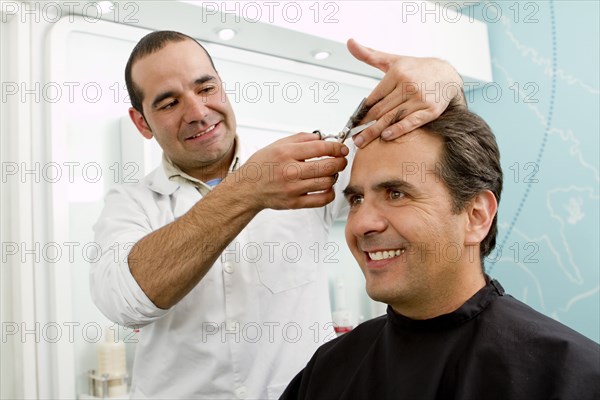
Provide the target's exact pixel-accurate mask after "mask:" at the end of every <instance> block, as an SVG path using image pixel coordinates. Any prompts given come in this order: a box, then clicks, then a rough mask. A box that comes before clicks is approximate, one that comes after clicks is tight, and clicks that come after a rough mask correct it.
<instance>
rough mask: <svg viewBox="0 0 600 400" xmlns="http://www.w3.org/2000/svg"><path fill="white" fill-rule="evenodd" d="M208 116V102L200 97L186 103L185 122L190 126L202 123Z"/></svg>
mask: <svg viewBox="0 0 600 400" xmlns="http://www.w3.org/2000/svg"><path fill="white" fill-rule="evenodd" d="M207 115H208V107H207V106H206V102H205V101H204V100H202V99H201V98H199V97H194V98H191V99H188V100H187V101H186V105H185V110H184V115H183V120H184V121H185V122H186V123H188V124H193V123H197V122H200V121H202V120H203V119H205V118H206V116H207Z"/></svg>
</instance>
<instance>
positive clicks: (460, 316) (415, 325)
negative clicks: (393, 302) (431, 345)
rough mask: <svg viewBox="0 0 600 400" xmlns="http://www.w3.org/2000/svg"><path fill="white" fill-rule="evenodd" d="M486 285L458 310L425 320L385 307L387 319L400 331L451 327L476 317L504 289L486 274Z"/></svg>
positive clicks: (423, 330)
mask: <svg viewBox="0 0 600 400" xmlns="http://www.w3.org/2000/svg"><path fill="white" fill-rule="evenodd" d="M486 283H487V284H486V285H485V286H484V287H483V288H481V289H480V290H479V291H478V292H477V293H475V294H474V295H473V297H471V298H470V299H469V300H467V301H466V303H464V304H463V305H462V306H461V307H460V308H459V309H458V310H455V311H453V312H451V313H449V314H444V315H440V316H437V317H435V318H431V319H426V320H414V319H411V318H408V317H405V316H404V315H401V314H397V313H396V312H395V311H394V310H393V309H392V307H390V306H388V308H387V317H388V321H389V322H390V323H391V324H392V326H393V327H394V328H395V329H397V330H400V331H407V330H408V331H417V332H433V331H439V330H447V329H452V328H454V327H456V326H458V325H461V324H464V323H465V322H468V321H470V320H472V319H473V318H475V317H477V316H478V315H479V314H480V313H481V312H483V311H484V310H485V309H486V308H487V307H488V306H489V305H490V304H491V303H492V302H493V301H494V300H496V299H497V298H498V297H499V296H503V295H504V289H503V288H502V286H501V285H500V283H499V282H498V281H497V280H495V279H490V278H489V277H488V276H487V275H486Z"/></svg>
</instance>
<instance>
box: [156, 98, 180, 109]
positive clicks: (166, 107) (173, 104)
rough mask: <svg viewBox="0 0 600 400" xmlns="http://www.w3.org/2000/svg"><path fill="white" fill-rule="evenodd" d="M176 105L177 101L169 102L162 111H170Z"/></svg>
mask: <svg viewBox="0 0 600 400" xmlns="http://www.w3.org/2000/svg"><path fill="white" fill-rule="evenodd" d="M175 104H177V101H175V100H174V101H171V102H169V103H167V104H165V105H164V106H162V107H161V108H160V109H161V110H169V109H171V108H173V107H175Z"/></svg>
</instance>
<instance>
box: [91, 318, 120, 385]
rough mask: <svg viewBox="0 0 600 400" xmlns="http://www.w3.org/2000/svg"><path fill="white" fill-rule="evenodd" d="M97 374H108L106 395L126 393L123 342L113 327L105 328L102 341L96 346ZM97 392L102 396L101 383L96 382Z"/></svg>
mask: <svg viewBox="0 0 600 400" xmlns="http://www.w3.org/2000/svg"><path fill="white" fill-rule="evenodd" d="M97 349H98V351H97V356H98V359H97V362H98V369H97V372H96V374H97V376H102V375H105V374H106V375H108V393H107V395H108V396H107V397H119V396H126V395H127V379H126V376H127V362H126V358H125V343H123V342H121V341H119V340H118V339H117V335H116V333H115V328H114V327H109V328H107V329H106V334H105V335H104V341H102V342H99V343H98V347H97ZM98 384H99V388H97V394H98V395H99V396H102V394H103V393H102V384H101V383H100V382H98Z"/></svg>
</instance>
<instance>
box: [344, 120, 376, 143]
mask: <svg viewBox="0 0 600 400" xmlns="http://www.w3.org/2000/svg"><path fill="white" fill-rule="evenodd" d="M375 122H377V120H376V119H374V120H373V121H369V122H367V123H366V124H362V125H359V126H356V127H354V128H352V129H350V131H348V134H346V137H345V139H348V138H351V137H353V136H356V135H358V134H359V133H361V132H362V131H364V130H365V129H367V128H368V127H370V126H371V125H373V124H374V123H375ZM345 139H344V140H345Z"/></svg>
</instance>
